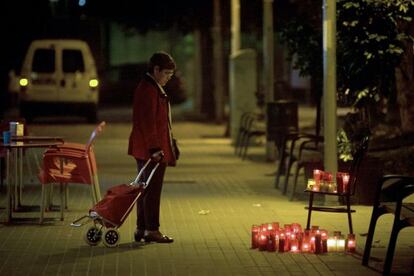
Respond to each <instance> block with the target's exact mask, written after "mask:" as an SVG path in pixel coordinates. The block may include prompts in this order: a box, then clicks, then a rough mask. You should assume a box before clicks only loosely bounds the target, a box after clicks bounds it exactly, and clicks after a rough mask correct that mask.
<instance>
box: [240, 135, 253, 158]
mask: <svg viewBox="0 0 414 276" xmlns="http://www.w3.org/2000/svg"><path fill="white" fill-rule="evenodd" d="M250 138H252V136H251V135H247V138H246V144H245V146H244V151H243V154H242V160H245V159H246V156H247V150H248V149H249V145H250Z"/></svg>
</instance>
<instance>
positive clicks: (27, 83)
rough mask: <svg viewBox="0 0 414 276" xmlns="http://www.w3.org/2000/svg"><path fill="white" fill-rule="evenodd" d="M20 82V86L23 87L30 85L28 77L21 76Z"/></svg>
mask: <svg viewBox="0 0 414 276" xmlns="http://www.w3.org/2000/svg"><path fill="white" fill-rule="evenodd" d="M19 84H20V86H21V87H26V86H28V85H29V80H28V79H26V78H21V79H20V80H19Z"/></svg>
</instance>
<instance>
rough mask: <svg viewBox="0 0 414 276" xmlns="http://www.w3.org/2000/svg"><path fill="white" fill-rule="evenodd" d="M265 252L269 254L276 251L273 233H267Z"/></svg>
mask: <svg viewBox="0 0 414 276" xmlns="http://www.w3.org/2000/svg"><path fill="white" fill-rule="evenodd" d="M267 251H269V252H274V251H276V235H275V233H274V232H273V231H271V232H269V235H268V240H267Z"/></svg>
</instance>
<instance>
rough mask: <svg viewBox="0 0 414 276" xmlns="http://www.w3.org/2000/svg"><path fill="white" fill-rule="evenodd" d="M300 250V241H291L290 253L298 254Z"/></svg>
mask: <svg viewBox="0 0 414 276" xmlns="http://www.w3.org/2000/svg"><path fill="white" fill-rule="evenodd" d="M299 251H300V250H299V241H298V240H291V241H290V252H292V253H298V252H299Z"/></svg>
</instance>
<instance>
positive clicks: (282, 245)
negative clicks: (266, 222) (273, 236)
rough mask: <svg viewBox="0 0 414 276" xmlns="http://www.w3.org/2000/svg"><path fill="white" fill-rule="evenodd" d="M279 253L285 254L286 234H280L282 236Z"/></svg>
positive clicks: (280, 237)
mask: <svg viewBox="0 0 414 276" xmlns="http://www.w3.org/2000/svg"><path fill="white" fill-rule="evenodd" d="M279 252H280V253H283V252H285V234H284V233H280V236H279Z"/></svg>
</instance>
